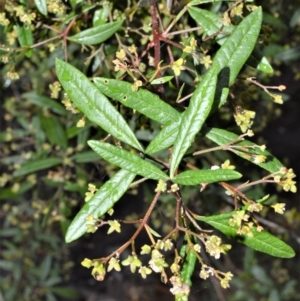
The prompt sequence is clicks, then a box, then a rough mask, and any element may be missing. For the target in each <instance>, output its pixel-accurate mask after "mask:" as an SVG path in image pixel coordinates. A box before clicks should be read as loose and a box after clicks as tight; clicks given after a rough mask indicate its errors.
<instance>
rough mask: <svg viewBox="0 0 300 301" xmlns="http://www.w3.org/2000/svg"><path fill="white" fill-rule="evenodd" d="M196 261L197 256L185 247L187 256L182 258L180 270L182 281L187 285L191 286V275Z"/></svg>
mask: <svg viewBox="0 0 300 301" xmlns="http://www.w3.org/2000/svg"><path fill="white" fill-rule="evenodd" d="M196 262H197V256H196V254H195V251H194V250H191V249H190V248H189V247H187V256H186V258H185V259H184V264H183V267H182V270H181V277H182V280H183V282H184V283H186V284H187V285H188V286H189V287H191V286H192V280H191V278H192V276H193V274H194V270H195V266H196Z"/></svg>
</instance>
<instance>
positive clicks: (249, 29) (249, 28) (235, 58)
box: [188, 7, 262, 107]
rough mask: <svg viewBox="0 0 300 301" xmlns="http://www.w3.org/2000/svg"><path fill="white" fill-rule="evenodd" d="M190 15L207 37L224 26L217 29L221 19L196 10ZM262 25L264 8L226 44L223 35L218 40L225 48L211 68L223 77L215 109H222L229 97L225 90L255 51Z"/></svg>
mask: <svg viewBox="0 0 300 301" xmlns="http://www.w3.org/2000/svg"><path fill="white" fill-rule="evenodd" d="M188 11H189V13H190V15H191V16H192V17H193V18H194V19H195V20H196V22H197V23H198V24H202V23H203V24H204V27H206V29H207V31H208V34H213V33H215V32H217V31H218V30H219V29H220V27H221V25H219V26H215V24H214V23H216V24H218V22H219V16H217V15H215V14H213V13H209V12H207V11H205V12H203V10H201V9H199V8H195V7H190V8H189V9H188ZM217 18H218V20H217ZM202 19H203V20H204V21H203V22H202ZM261 22H262V11H261V8H257V9H256V10H255V11H253V12H252V13H251V14H250V15H248V16H247V17H246V18H245V19H244V20H243V21H242V22H241V23H240V24H239V25H238V26H237V27H236V28H235V29H234V30H233V32H232V34H231V35H230V36H229V37H227V38H226V41H225V42H224V41H223V40H224V36H223V35H220V37H219V39H218V40H217V41H218V43H221V44H222V47H221V48H220V49H219V50H218V52H217V54H216V56H215V57H214V59H213V63H212V67H216V68H217V69H218V71H219V72H221V71H222V73H221V75H220V78H219V82H218V87H217V92H216V96H217V97H216V100H217V101H218V103H216V104H215V106H216V107H217V106H218V107H220V106H222V105H223V104H224V102H225V101H226V99H227V94H226V93H223V91H222V90H223V89H224V88H226V87H228V86H230V85H231V84H232V83H233V82H234V80H235V79H236V77H237V75H238V73H239V72H240V70H241V68H242V67H243V65H244V64H245V63H246V61H247V59H248V58H249V56H250V54H251V52H252V51H253V49H254V47H255V44H256V41H257V38H258V35H259V32H260V29H261ZM229 30H230V28H229Z"/></svg>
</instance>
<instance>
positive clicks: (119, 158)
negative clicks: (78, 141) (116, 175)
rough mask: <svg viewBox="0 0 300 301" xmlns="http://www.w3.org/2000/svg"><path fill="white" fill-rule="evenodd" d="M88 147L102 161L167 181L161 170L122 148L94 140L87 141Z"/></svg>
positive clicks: (150, 177)
mask: <svg viewBox="0 0 300 301" xmlns="http://www.w3.org/2000/svg"><path fill="white" fill-rule="evenodd" d="M88 145H89V146H90V147H91V148H92V149H93V150H94V151H95V152H96V153H97V154H98V155H99V156H100V157H102V158H103V159H104V160H106V161H108V162H109V163H111V164H114V165H116V166H119V167H121V168H123V169H125V170H128V171H131V172H132V173H135V174H138V175H141V176H143V177H145V178H149V179H153V180H160V179H162V180H165V181H167V180H168V179H169V178H168V176H167V175H166V174H165V173H164V172H163V171H162V170H160V169H159V168H158V167H156V166H155V165H153V164H152V163H150V162H148V161H145V160H143V159H142V158H140V157H139V156H137V155H134V154H132V153H130V152H128V151H126V150H124V149H122V148H119V147H116V146H113V145H111V144H109V143H106V142H100V141H96V140H89V141H88Z"/></svg>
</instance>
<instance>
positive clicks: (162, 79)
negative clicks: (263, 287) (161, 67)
mask: <svg viewBox="0 0 300 301" xmlns="http://www.w3.org/2000/svg"><path fill="white" fill-rule="evenodd" d="M172 78H174V76H172V75H169V76H164V77H160V78H156V79H154V80H153V81H152V82H151V85H161V84H164V83H167V82H169V81H170V80H171V79H172Z"/></svg>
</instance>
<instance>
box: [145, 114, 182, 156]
mask: <svg viewBox="0 0 300 301" xmlns="http://www.w3.org/2000/svg"><path fill="white" fill-rule="evenodd" d="M179 125H180V120H179V121H177V122H170V123H169V124H167V125H165V126H164V127H163V128H162V130H161V131H160V132H159V133H158V134H157V135H156V136H155V138H154V139H153V140H152V141H151V142H150V144H149V145H148V147H147V149H146V151H145V152H146V153H147V154H149V155H150V154H154V153H157V152H159V151H161V150H164V149H166V148H168V147H169V146H171V145H173V144H174V142H175V140H176V137H177V134H178V128H179Z"/></svg>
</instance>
